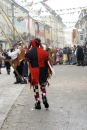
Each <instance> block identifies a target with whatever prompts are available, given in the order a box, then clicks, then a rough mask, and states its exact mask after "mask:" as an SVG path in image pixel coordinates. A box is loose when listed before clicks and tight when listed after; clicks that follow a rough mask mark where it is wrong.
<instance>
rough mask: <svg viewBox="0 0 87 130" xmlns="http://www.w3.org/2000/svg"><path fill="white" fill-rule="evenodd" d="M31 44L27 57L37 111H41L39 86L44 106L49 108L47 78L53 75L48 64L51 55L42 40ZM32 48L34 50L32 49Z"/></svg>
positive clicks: (36, 40)
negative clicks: (44, 47) (43, 45)
mask: <svg viewBox="0 0 87 130" xmlns="http://www.w3.org/2000/svg"><path fill="white" fill-rule="evenodd" d="M30 44H31V45H29V47H28V49H27V52H26V54H25V57H26V58H27V60H28V61H29V69H30V86H33V90H34V96H35V100H36V103H35V109H41V102H40V95H39V88H38V84H39V85H40V89H41V93H42V101H43V104H44V106H45V108H49V104H48V101H47V97H46V85H47V83H48V82H47V78H48V77H49V75H50V74H52V72H51V69H50V67H49V65H48V62H49V63H50V61H49V54H48V52H47V51H46V50H43V47H42V45H41V41H40V39H38V38H36V39H34V40H32V41H31V43H30ZM31 46H32V48H31V49H30V47H31ZM29 49H30V50H29ZM50 65H51V64H50Z"/></svg>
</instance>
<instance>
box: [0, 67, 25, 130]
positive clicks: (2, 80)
mask: <svg viewBox="0 0 87 130" xmlns="http://www.w3.org/2000/svg"><path fill="white" fill-rule="evenodd" d="M1 71H2V74H0V128H1V126H2V124H3V122H4V120H5V118H6V116H7V114H8V112H9V111H10V109H11V107H12V105H13V104H14V102H15V100H16V99H17V97H18V96H19V94H20V92H21V91H22V89H23V88H24V86H25V85H20V84H17V85H15V84H14V82H15V77H14V75H13V69H11V74H10V75H7V72H6V69H5V68H2V70H1Z"/></svg>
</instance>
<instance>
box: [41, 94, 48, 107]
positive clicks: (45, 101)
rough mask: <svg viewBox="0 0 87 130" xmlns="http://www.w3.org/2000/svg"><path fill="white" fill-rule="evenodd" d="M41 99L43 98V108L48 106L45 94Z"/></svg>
mask: <svg viewBox="0 0 87 130" xmlns="http://www.w3.org/2000/svg"><path fill="white" fill-rule="evenodd" d="M42 100H43V104H44V106H45V108H49V104H48V102H47V98H46V96H42Z"/></svg>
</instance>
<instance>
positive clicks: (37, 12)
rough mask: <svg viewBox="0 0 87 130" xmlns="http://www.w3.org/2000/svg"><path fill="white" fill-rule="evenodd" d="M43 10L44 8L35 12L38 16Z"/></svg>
mask: <svg viewBox="0 0 87 130" xmlns="http://www.w3.org/2000/svg"><path fill="white" fill-rule="evenodd" d="M41 10H42V7H41V8H40V9H39V10H35V11H34V12H35V14H36V15H40V14H41Z"/></svg>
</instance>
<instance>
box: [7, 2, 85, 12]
mask: <svg viewBox="0 0 87 130" xmlns="http://www.w3.org/2000/svg"><path fill="white" fill-rule="evenodd" d="M34 4H35V3H33V1H32V2H31V3H30V6H32V5H34ZM27 6H29V5H27ZM27 6H23V7H27ZM86 8H87V6H85V7H78V8H68V9H58V10H49V11H47V10H42V11H41V12H52V11H57V12H62V11H65V10H67V11H69V12H71V10H74V12H75V11H77V10H81V9H86ZM13 9H14V10H16V12H17V11H18V10H20V9H21V7H18V8H16V7H15V8H11V9H10V8H8V9H7V10H10V11H13ZM34 11H35V10H34ZM77 12H78V11H77ZM86 12H87V10H86ZM71 13H72V12H71ZM63 14H65V13H63Z"/></svg>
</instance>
